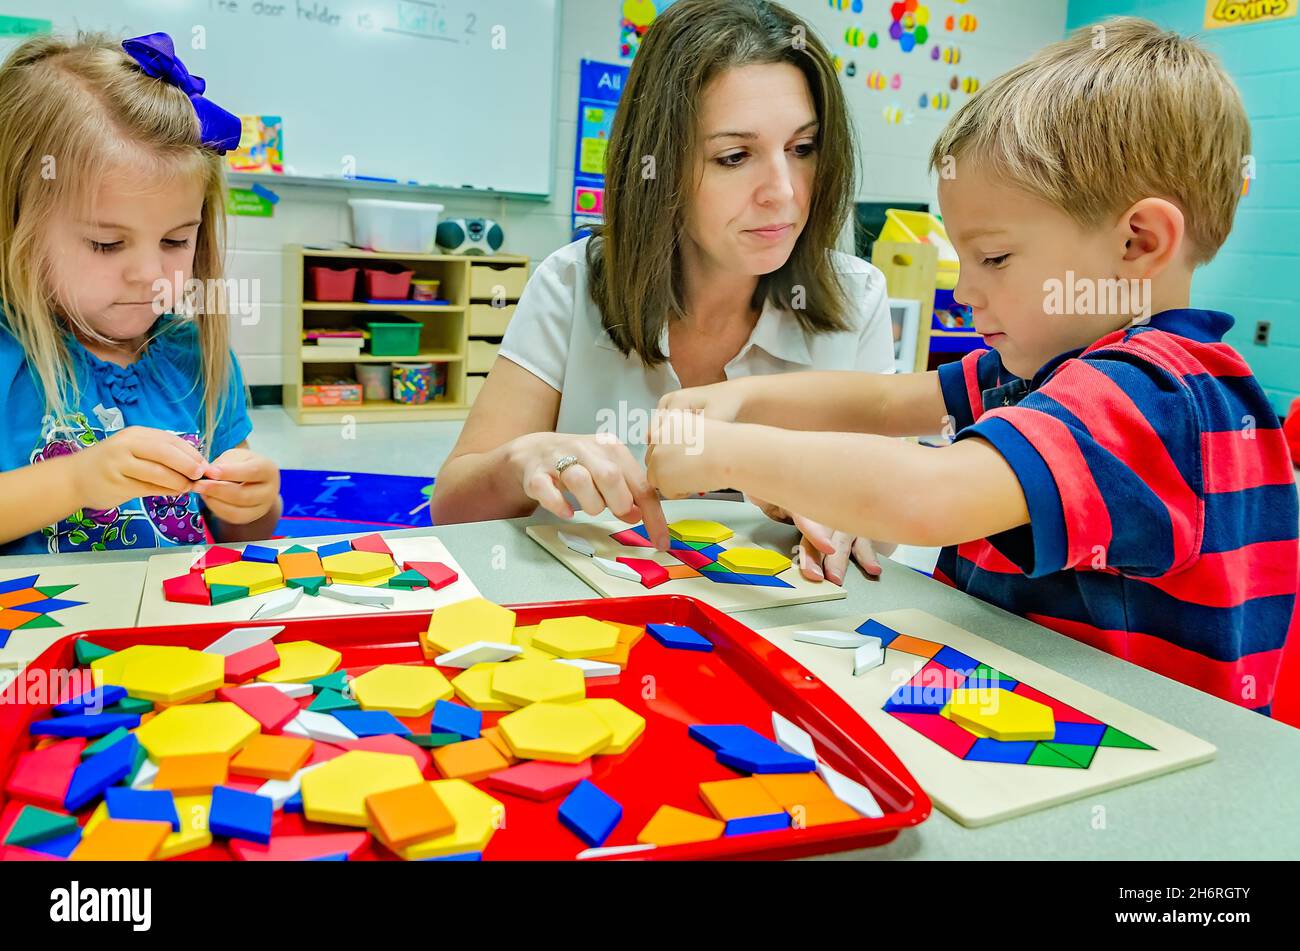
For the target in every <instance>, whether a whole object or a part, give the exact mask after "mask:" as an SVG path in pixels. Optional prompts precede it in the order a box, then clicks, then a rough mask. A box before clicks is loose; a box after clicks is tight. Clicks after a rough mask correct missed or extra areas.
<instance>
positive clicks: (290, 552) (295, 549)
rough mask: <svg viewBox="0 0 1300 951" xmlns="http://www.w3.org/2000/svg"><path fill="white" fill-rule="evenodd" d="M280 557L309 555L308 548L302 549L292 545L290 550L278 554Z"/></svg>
mask: <svg viewBox="0 0 1300 951" xmlns="http://www.w3.org/2000/svg"><path fill="white" fill-rule="evenodd" d="M280 554H282V555H310V554H311V549H310V548H303V547H302V546H301V545H294V546H293V547H292V548H286V549H285V550H284V551H282V552H280Z"/></svg>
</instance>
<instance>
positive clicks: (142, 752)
mask: <svg viewBox="0 0 1300 951" xmlns="http://www.w3.org/2000/svg"><path fill="white" fill-rule="evenodd" d="M148 758H149V751H148V750H146V749H145V748H144V747H143V746H142V745H140V744H136V747H135V762H134V763H133V764H131V772H130V773H128V774H127V777H126V779H124V780H122V785H123V786H130V785H131V784H132V783H133V782H135V778H136V776H138V775H139V774H140V767H141V766H143V765H144V762H145V760H147V759H148Z"/></svg>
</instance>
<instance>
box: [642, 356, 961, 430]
mask: <svg viewBox="0 0 1300 951" xmlns="http://www.w3.org/2000/svg"><path fill="white" fill-rule="evenodd" d="M659 409H660V410H667V411H671V410H691V411H695V412H700V413H703V414H704V415H705V416H707V417H709V418H710V419H720V420H725V421H727V422H733V421H734V422H740V423H757V424H760V425H764V426H781V427H787V428H790V429H802V430H815V431H819V432H840V433H879V434H880V435H882V436H924V435H928V434H930V433H938V432H942V431H943V428H944V420H945V416H946V414H947V409H946V408H945V406H944V401H943V392H942V390H941V389H940V388H939V374H938V373H934V372H931V373H861V372H857V371H849V370H812V371H808V372H804V373H773V374H770V375H765V376H750V377H742V378H741V379H737V380H728V381H727V382H725V383H714V384H712V385H710V386H696V387H691V388H690V389H685V390H677V391H676V392H674V393H669V394H667V395H666V396H664V397H663V399H661V400H660V401H659Z"/></svg>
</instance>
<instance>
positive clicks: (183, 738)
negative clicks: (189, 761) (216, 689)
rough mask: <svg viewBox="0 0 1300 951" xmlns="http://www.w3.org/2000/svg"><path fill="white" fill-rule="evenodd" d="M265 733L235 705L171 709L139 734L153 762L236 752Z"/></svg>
mask: <svg viewBox="0 0 1300 951" xmlns="http://www.w3.org/2000/svg"><path fill="white" fill-rule="evenodd" d="M260 730H261V724H259V723H258V722H257V721H256V720H254V719H253V718H252V717H250V716H249V715H248V714H247V713H245V712H244V711H243V710H241V709H239V707H238V706H236V705H235V704H233V703H225V702H220V703H199V704H188V705H184V706H179V707H168V708H167V709H166V710H164V711H163V712H162V713H160V714H158V715H157V716H155V717H154V718H153V719H152V720H150V721H149V722H148V723H146V724H145V725H144V726H142V727H140V728H139V729H137V730H136V731H135V735H136V737H137V738H138V739H139V740H140V745H141V746H143V747H144V748H145V751H146V752H147V753H148V754H149V758H150V759H152V760H154V761H155V762H157V761H158V760H161V759H164V758H166V757H168V756H198V755H200V754H203V753H221V754H223V755H225V756H234V755H235V752H236V751H237V750H238V749H239V748H240V747H241V746H243V745H244V744H245V743H247V742H248V741H249V740H250V739H252V737H253V736H255V735H256V734H257V733H258V732H259V731H260Z"/></svg>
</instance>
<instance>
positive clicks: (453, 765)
mask: <svg viewBox="0 0 1300 951" xmlns="http://www.w3.org/2000/svg"><path fill="white" fill-rule="evenodd" d="M433 763H434V765H435V766H437V767H438V772H440V773H442V775H443V776H445V777H446V778H447V779H463V780H465V781H466V782H469V783H476V782H478V781H479V780H480V779H486V778H487V777H488V776H491V775H492V774H493V773H495V772H497V771H498V770H502V769H505V768H506V767H507V766H509V765H510V764H509V763H507V762H506V758H505V757H504V756H502V755H501V753H500V752H499V751H498V750H497V748H496V747H495V746H493V745H492V741H491V740H485V739H482V738H479V739H477V740H465V741H463V742H461V743H452V744H451V745H450V746H440V747H438V748H437V749H435V750H434V751H433Z"/></svg>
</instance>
